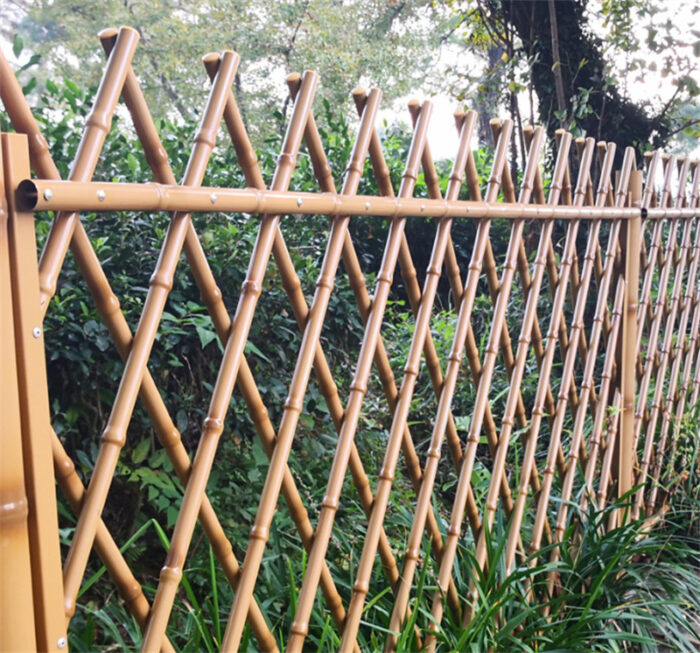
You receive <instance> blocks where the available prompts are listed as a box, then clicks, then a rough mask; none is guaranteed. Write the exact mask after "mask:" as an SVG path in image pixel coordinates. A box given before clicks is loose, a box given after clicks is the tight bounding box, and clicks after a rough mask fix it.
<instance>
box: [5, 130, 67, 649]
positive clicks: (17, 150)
mask: <svg viewBox="0 0 700 653" xmlns="http://www.w3.org/2000/svg"><path fill="white" fill-rule="evenodd" d="M1 143H2V147H1V148H0V149H1V150H2V151H1V156H2V166H0V174H2V175H3V182H4V187H5V198H6V202H5V206H6V207H7V232H6V233H7V249H8V254H9V256H8V261H7V262H8V264H9V266H8V267H9V273H10V274H9V281H10V284H9V286H10V288H9V290H10V296H9V302H7V300H5V299H3V304H4V303H6V302H7V303H9V305H10V308H11V317H12V321H13V331H14V334H13V335H14V338H13V341H12V342H10V343H6V342H5V343H3V345H5V346H8V345H9V346H10V347H13V348H14V351H15V362H16V368H15V371H14V374H12V376H10V374H11V373H12V370H9V371H8V370H5V371H4V372H3V383H4V382H5V381H7V382H8V383H9V384H14V385H15V387H16V391H17V392H16V396H17V397H18V408H19V426H20V433H19V434H16V435H17V436H20V435H21V456H22V461H21V462H22V467H23V469H22V472H23V476H24V483H25V493H26V500H27V527H28V536H29V537H28V539H29V557H30V561H31V591H32V597H33V617H32V618H30V617H29V616H27V615H24V616H23V618H22V621H21V623H19V624H12V625H3V628H22V627H25V626H26V627H28V625H29V624H30V623H33V626H34V630H35V636H36V648H37V649H38V650H40V651H55V652H58V651H60V650H61V649H64V648H66V646H67V634H66V625H67V622H66V614H65V610H64V607H63V579H62V573H61V551H60V544H59V538H58V511H57V504H56V485H55V481H54V470H53V458H52V449H51V440H50V437H49V435H50V429H51V416H50V412H49V395H48V384H47V378H46V358H45V353H44V334H43V319H42V313H41V307H40V304H39V270H38V263H37V250H36V236H35V232H34V214H33V213H26V212H23V211H22V210H21V209H20V208H19V207H18V206H17V198H16V195H15V191H16V189H17V186H18V185H19V183H20V181H22V180H24V179H27V178H28V177H29V176H30V168H29V144H28V140H27V136H26V135H25V134H5V133H3V134H2V140H1ZM3 392H5V389H4V387H3ZM8 392H9V390H8ZM3 418H4V416H3ZM0 582H3V583H4V582H6V579H5V578H2V579H0Z"/></svg>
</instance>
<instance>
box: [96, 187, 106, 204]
mask: <svg viewBox="0 0 700 653" xmlns="http://www.w3.org/2000/svg"><path fill="white" fill-rule="evenodd" d="M106 197H107V193H105V192H104V191H103V190H102V189H100V190H98V191H97V199H98V200H100V202H104V201H105V198H106Z"/></svg>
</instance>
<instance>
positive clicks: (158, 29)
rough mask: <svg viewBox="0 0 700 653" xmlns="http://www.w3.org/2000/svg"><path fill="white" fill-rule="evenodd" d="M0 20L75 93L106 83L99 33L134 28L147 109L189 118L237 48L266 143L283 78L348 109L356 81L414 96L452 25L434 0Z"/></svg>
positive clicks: (68, 3)
mask: <svg viewBox="0 0 700 653" xmlns="http://www.w3.org/2000/svg"><path fill="white" fill-rule="evenodd" d="M3 14H5V16H4V18H5V21H4V22H5V24H6V25H12V26H13V27H11V29H12V30H13V31H14V30H16V32H17V33H18V34H19V35H20V38H23V39H24V41H25V45H26V46H29V47H30V49H31V50H32V51H34V52H37V53H40V54H41V55H42V57H43V59H44V60H45V61H48V62H50V64H51V66H52V67H53V68H54V70H56V71H57V72H58V73H59V74H62V75H64V76H66V77H69V78H71V79H72V80H73V81H75V82H77V83H78V84H85V83H95V82H97V80H99V76H100V74H101V71H102V68H103V66H104V60H103V57H102V52H101V49H100V48H99V46H97V45H96V37H95V34H96V32H97V31H98V30H99V29H101V28H104V27H108V26H114V25H120V24H126V25H131V26H133V27H135V28H136V29H137V30H138V31H139V33H140V35H141V40H140V44H139V48H138V50H137V55H136V59H135V69H136V71H137V73H138V74H139V75H140V76H141V78H142V83H143V85H144V87H145V88H146V89H147V93H148V96H149V100H150V102H151V103H152V104H153V105H154V106H156V107H158V109H159V111H160V113H161V114H163V113H166V112H168V111H170V112H174V113H175V114H179V115H180V116H181V117H182V118H190V117H193V116H196V115H197V114H198V112H199V110H200V106H201V101H202V100H201V98H202V89H203V88H204V87H208V84H209V82H208V79H207V76H206V74H205V73H204V69H203V66H202V64H201V56H202V55H203V54H204V53H205V52H207V51H210V50H217V49H224V48H231V49H234V50H236V51H237V52H238V53H239V54H240V55H241V64H240V67H239V75H238V76H237V78H236V85H237V87H238V90H239V91H241V90H242V91H243V93H239V95H240V99H239V101H240V102H241V103H242V107H243V111H244V112H245V113H246V114H247V117H248V118H251V120H249V121H248V122H249V124H251V125H253V126H256V127H257V128H259V129H261V130H262V132H263V135H265V132H267V133H269V132H270V131H272V130H274V129H277V128H279V120H280V117H279V116H277V117H276V118H271V112H273V111H275V110H276V111H280V110H282V109H283V108H285V107H286V105H285V97H284V96H283V95H281V94H282V93H283V92H284V90H285V89H286V86H285V84H284V76H285V75H286V74H288V73H290V72H293V71H300V70H303V69H305V68H312V69H314V70H316V71H317V72H319V74H320V76H321V83H322V85H323V95H324V96H325V97H327V98H329V99H330V100H331V102H332V103H334V104H341V103H345V102H348V98H349V93H350V91H351V90H352V88H353V87H354V86H356V85H357V84H358V83H364V84H368V85H369V84H372V85H377V86H379V87H380V88H381V89H382V90H383V92H384V95H385V98H388V99H391V98H392V97H397V96H399V95H401V94H405V93H407V92H408V91H409V90H415V89H417V88H418V87H419V86H420V85H421V83H422V80H423V78H424V76H425V75H426V73H427V72H429V71H430V70H431V68H432V65H433V59H434V52H435V49H436V48H437V46H438V42H439V38H440V34H441V31H442V25H443V24H446V22H447V20H448V17H447V11H446V10H445V8H444V7H442V8H440V7H434V6H433V4H432V3H431V2H430V0H389V1H387V0H343V1H338V0H335V1H331V2H328V1H327V0H284V1H281V2H278V1H275V2H264V3H263V2H249V1H248V0H216V1H214V0H210V1H201V0H197V1H194V0H149V1H148V2H143V1H140V0H106V1H105V2H99V3H95V2H89V1H87V0H61V1H60V2H53V1H49V0H18V1H17V2H15V3H13V4H12V5H10V4H9V3H8V4H7V5H6V6H5V8H4V9H0V17H2V16H3ZM7 36H10V34H7Z"/></svg>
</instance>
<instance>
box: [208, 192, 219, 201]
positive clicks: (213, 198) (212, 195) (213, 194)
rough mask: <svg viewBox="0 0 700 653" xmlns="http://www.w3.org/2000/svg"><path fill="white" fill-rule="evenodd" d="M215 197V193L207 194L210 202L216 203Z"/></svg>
mask: <svg viewBox="0 0 700 653" xmlns="http://www.w3.org/2000/svg"><path fill="white" fill-rule="evenodd" d="M217 199H218V198H217V197H216V193H212V194H211V195H209V201H210V202H211V203H212V204H216V200H217Z"/></svg>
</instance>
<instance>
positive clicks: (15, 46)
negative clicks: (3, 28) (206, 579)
mask: <svg viewBox="0 0 700 653" xmlns="http://www.w3.org/2000/svg"><path fill="white" fill-rule="evenodd" d="M23 49H24V41H23V40H22V38H21V37H20V35H19V34H15V35H14V37H13V38H12V52H13V54H14V55H15V57H19V55H20V54H22V50H23Z"/></svg>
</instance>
